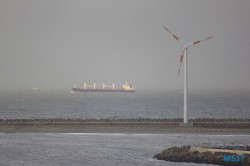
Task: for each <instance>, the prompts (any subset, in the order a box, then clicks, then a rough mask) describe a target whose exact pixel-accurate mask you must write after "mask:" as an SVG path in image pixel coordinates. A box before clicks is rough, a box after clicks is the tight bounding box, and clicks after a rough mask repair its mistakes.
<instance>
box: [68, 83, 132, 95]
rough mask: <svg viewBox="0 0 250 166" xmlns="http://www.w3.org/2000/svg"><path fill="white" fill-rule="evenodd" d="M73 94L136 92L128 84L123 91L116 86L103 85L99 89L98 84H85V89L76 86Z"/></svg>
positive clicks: (123, 87)
mask: <svg viewBox="0 0 250 166" xmlns="http://www.w3.org/2000/svg"><path fill="white" fill-rule="evenodd" d="M71 92H73V93H74V92H135V88H134V87H133V86H132V85H131V84H129V83H127V82H126V83H125V84H124V85H123V86H122V88H121V89H116V88H115V84H112V85H107V84H105V83H103V84H102V87H98V86H97V85H96V83H94V84H87V83H84V84H83V88H77V87H76V86H75V87H74V88H72V91H71Z"/></svg>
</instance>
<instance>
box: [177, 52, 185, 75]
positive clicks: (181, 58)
mask: <svg viewBox="0 0 250 166" xmlns="http://www.w3.org/2000/svg"><path fill="white" fill-rule="evenodd" d="M183 56H184V50H183V51H182V54H181V56H180V67H179V70H178V76H179V75H180V72H181V64H182V62H183Z"/></svg>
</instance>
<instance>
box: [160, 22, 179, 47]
mask: <svg viewBox="0 0 250 166" xmlns="http://www.w3.org/2000/svg"><path fill="white" fill-rule="evenodd" d="M163 27H164V28H165V29H166V30H167V31H168V33H169V34H170V35H171V36H173V38H174V39H175V40H176V41H178V42H179V43H180V44H181V45H182V46H183V43H182V41H181V40H180V38H179V37H178V36H177V35H175V34H173V33H172V32H171V31H169V30H168V28H166V27H165V26H163Z"/></svg>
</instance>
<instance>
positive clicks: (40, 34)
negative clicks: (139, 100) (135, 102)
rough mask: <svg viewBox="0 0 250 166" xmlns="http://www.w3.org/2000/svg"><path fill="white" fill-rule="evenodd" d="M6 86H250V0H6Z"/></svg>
mask: <svg viewBox="0 0 250 166" xmlns="http://www.w3.org/2000/svg"><path fill="white" fill-rule="evenodd" d="M0 25H1V27H0V89H1V88H7V89H22V88H34V87H35V88H66V89H67V88H69V89H70V88H71V87H72V86H73V85H74V84H76V85H77V86H78V87H82V86H83V83H84V82H86V83H94V82H95V83H96V84H97V85H101V84H102V83H103V82H105V83H107V84H111V83H115V84H116V86H117V87H121V86H122V84H123V83H125V82H126V81H128V82H130V83H131V84H133V85H134V86H135V88H136V89H162V90H166V89H183V71H182V72H181V75H180V76H178V75H177V72H178V68H179V57H180V54H181V50H182V47H181V46H180V45H179V44H178V43H177V42H176V41H175V40H174V39H173V38H172V37H171V36H170V35H169V34H168V33H167V31H166V30H165V29H164V28H163V25H164V26H166V27H168V29H169V30H171V31H172V32H173V33H175V34H176V35H178V36H179V37H180V38H181V40H182V41H184V42H185V43H189V42H192V41H194V40H199V39H202V38H205V37H207V36H209V35H213V36H214V37H213V38H211V39H209V40H207V41H205V42H203V43H200V44H199V45H195V46H192V47H190V48H189V50H188V79H189V80H188V81H189V88H190V89H234V90H250V65H249V62H250V53H249V46H250V1H249V0H241V1H236V0H189V1H187V0H84V1H82V0H22V1H20V0H11V1H10V0H0Z"/></svg>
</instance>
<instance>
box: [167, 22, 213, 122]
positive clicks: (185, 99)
mask: <svg viewBox="0 0 250 166" xmlns="http://www.w3.org/2000/svg"><path fill="white" fill-rule="evenodd" d="M163 27H164V28H165V29H166V30H167V31H168V33H169V34H170V35H171V36H173V38H174V39H175V40H176V41H178V43H179V44H181V45H182V47H183V50H182V54H181V57H180V67H179V70H178V75H179V74H180V71H181V64H182V61H183V58H184V115H183V116H184V117H183V122H184V123H187V122H188V118H187V107H188V75H187V74H188V71H187V69H188V68H187V67H188V64H187V58H188V57H187V51H188V48H189V47H190V46H192V45H196V44H198V43H201V42H203V41H205V40H208V39H210V38H212V37H213V36H209V37H207V38H205V39H202V40H196V41H194V42H191V43H189V44H183V42H182V41H181V40H180V38H179V37H178V36H176V35H175V34H173V33H172V32H171V31H169V30H168V28H166V27H165V26H163Z"/></svg>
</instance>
